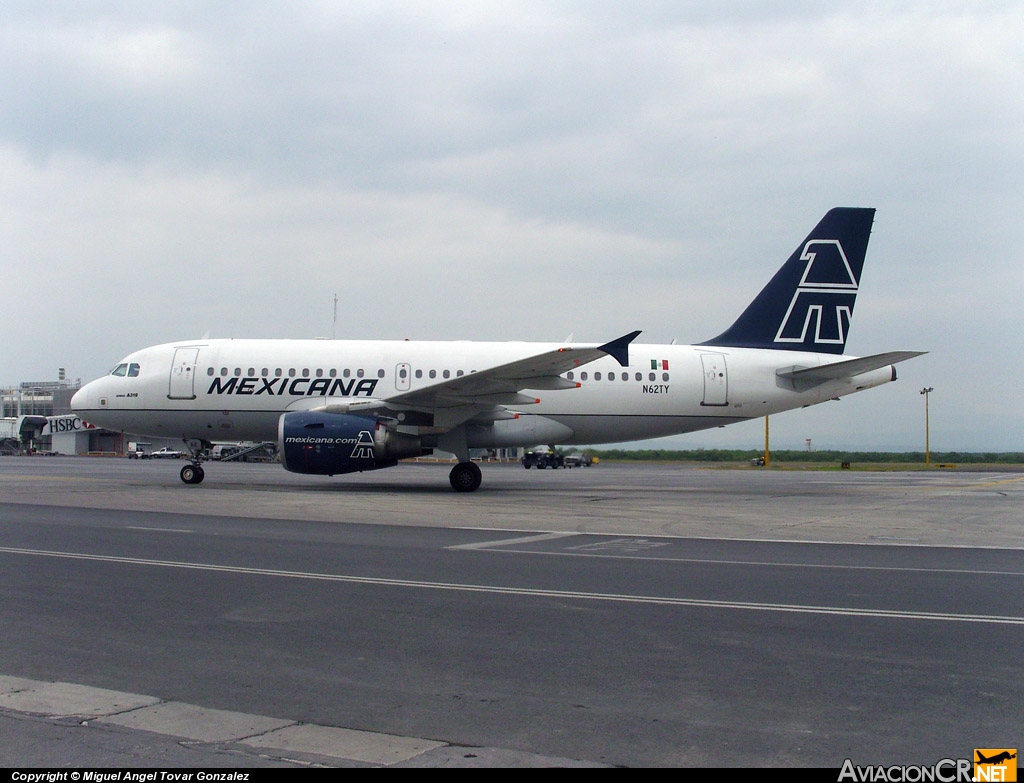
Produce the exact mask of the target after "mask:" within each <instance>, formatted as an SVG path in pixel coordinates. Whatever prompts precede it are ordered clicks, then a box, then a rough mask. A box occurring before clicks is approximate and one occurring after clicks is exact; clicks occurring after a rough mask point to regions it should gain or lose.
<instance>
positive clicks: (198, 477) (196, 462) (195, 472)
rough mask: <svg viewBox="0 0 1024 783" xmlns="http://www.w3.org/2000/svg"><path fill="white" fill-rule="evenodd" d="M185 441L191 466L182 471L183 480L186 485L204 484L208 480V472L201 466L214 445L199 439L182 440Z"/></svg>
mask: <svg viewBox="0 0 1024 783" xmlns="http://www.w3.org/2000/svg"><path fill="white" fill-rule="evenodd" d="M182 440H184V441H185V448H187V449H188V453H189V464H188V465H186V466H185V467H183V468H182V469H181V473H180V474H179V475H180V476H181V480H182V481H183V482H185V483H186V484H202V483H203V479H204V478H206V471H204V470H203V466H202V465H201V464H200V463H201V462H202V461H203V454H204V453H205V451H206V449H207V448H209V447H210V446H211V445H212V444H209V443H206V442H205V441H202V440H199V439H197V438H188V439H185V438H182Z"/></svg>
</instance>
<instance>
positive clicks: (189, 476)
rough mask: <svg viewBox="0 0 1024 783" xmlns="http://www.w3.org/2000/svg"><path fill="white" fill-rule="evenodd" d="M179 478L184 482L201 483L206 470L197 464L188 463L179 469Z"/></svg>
mask: <svg viewBox="0 0 1024 783" xmlns="http://www.w3.org/2000/svg"><path fill="white" fill-rule="evenodd" d="M179 475H180V476H181V480H182V481H184V482H185V483H186V484H202V483H203V479H204V478H206V472H205V471H204V470H203V469H202V467H200V466H199V465H192V464H188V465H186V466H185V467H183V468H182V469H181V473H180V474H179Z"/></svg>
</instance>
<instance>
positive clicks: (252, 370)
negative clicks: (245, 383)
mask: <svg viewBox="0 0 1024 783" xmlns="http://www.w3.org/2000/svg"><path fill="white" fill-rule="evenodd" d="M245 377H246V378H255V377H256V368H255V367H250V368H249V374H248V375H246V376H245Z"/></svg>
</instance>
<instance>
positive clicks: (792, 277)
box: [701, 207, 875, 354]
mask: <svg viewBox="0 0 1024 783" xmlns="http://www.w3.org/2000/svg"><path fill="white" fill-rule="evenodd" d="M874 219H875V210H873V209H859V208H857V209H855V208H848V207H837V208H836V209H832V210H829V212H828V213H827V214H826V215H825V217H823V218H822V219H821V222H820V223H818V225H817V226H815V227H814V230H813V231H812V232H811V233H810V234H808V235H807V238H806V239H805V240H804V241H803V243H802V244H801V245H800V247H798V248H797V249H796V250H795V251H794V252H793V255H791V256H790V257H789V260H788V261H787V262H786V263H785V264H784V265H783V266H782V269H780V270H779V271H778V272H776V274H775V277H773V278H772V279H771V280H770V281H769V283H768V285H766V286H765V287H764V288H763V289H762V290H761V293H759V294H758V295H757V298H756V299H754V301H753V302H751V303H750V305H749V306H748V307H747V309H746V310H744V311H743V315H741V316H740V317H739V318H738V319H736V323H734V324H733V325H732V326H730V327H729V328H728V329H726V330H725V331H724V332H722V333H721V334H720V335H718V337H716V338H714V339H713V340H708V341H707V342H706V343H701V344H702V345H710V346H721V347H731V348H774V349H776V350H789V351H812V352H814V353H836V354H841V353H842V352H843V350H844V349H845V348H846V338H847V334H848V332H849V328H850V320H851V319H852V317H853V305H854V301H855V300H856V299H857V287H858V286H859V285H860V273H861V269H862V268H863V266H864V254H865V253H866V252H867V249H868V237H870V236H871V223H872V222H873V221H874Z"/></svg>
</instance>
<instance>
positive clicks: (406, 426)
mask: <svg viewBox="0 0 1024 783" xmlns="http://www.w3.org/2000/svg"><path fill="white" fill-rule="evenodd" d="M874 214H875V210H874V209H867V208H835V209H832V210H830V211H829V212H828V213H827V214H826V215H825V216H824V217H823V218H822V219H821V221H820V222H819V223H818V225H817V226H816V227H815V228H814V230H813V231H812V232H811V233H810V234H808V236H807V237H806V238H805V239H804V241H803V242H802V243H801V244H800V245H799V246H798V247H797V249H796V250H795V251H794V252H793V254H792V255H791V256H790V257H789V259H788V260H787V261H786V262H785V264H783V266H782V267H781V268H780V269H779V271H778V272H777V273H776V274H775V276H774V277H772V278H771V280H770V281H769V282H768V284H767V285H766V286H765V287H764V289H763V290H762V291H761V292H760V293H759V294H758V295H757V297H756V298H755V299H754V300H753V301H752V302H751V304H750V305H749V306H748V307H747V308H746V310H744V311H743V313H742V314H741V315H740V317H739V318H738V319H737V320H736V322H735V323H734V324H733V325H732V326H730V327H729V328H728V329H726V330H725V331H724V332H722V333H721V334H720V335H718V336H717V337H715V338H713V339H711V340H707V341H705V342H703V343H698V344H696V345H674V344H673V345H643V344H635V343H634V341H635V339H636V337H637V336H638V335H639V334H640V332H639V331H632V332H629V333H627V334H624V335H622V336H621V337H618V338H616V339H614V340H611V341H609V342H606V343H600V344H591V343H586V344H581V343H572V342H566V343H526V342H419V341H416V342H413V341H407V340H406V341H397V340H396V341H354V340H282V339H274V340H245V339H202V340H183V341H180V342H174V343H167V344H164V345H157V346H154V347H151V348H144V349H143V350H140V351H137V352H135V353H133V354H130V355H129V356H127V357H125V358H124V359H123V360H121V361H120V362H119V363H118V364H117V365H116V366H115V367H114V369H113V370H112V371H111V372H110V373H109V374H108V375H106V376H104V377H102V378H100V379H98V380H95V381H92V382H91V383H88V384H86V385H85V386H83V387H82V388H81V389H80V390H79V391H78V392H77V393H76V394H75V395H74V397H73V399H72V401H71V407H72V409H73V410H74V411H75V413H77V414H78V415H79V416H80V417H81V418H82V419H84V420H86V421H88V422H89V423H91V424H93V425H97V426H100V427H105V428H107V429H111V430H117V431H121V432H125V433H132V434H134V435H142V436H147V437H165V438H166V437H180V438H181V439H182V440H183V441H184V442H185V444H186V446H187V447H188V450H189V453H190V455H191V459H190V461H189V464H188V465H186V466H185V467H183V468H182V469H181V480H182V481H183V482H185V483H186V484H199V483H201V482H202V481H203V478H204V470H203V467H202V464H201V462H202V460H203V455H204V450H205V449H207V448H209V445H210V444H211V443H212V442H213V441H215V440H217V441H224V440H251V441H276V442H277V444H278V447H279V449H280V454H281V462H282V465H283V466H284V467H285V468H286V469H287V470H289V471H293V472H296V473H306V474H314V475H329V476H332V475H335V474H343V473H352V472H362V471H367V470H377V469H380V468H387V467H391V466H393V465H395V464H397V463H398V461H399V460H402V459H406V458H409V457H418V456H421V455H427V454H431V453H432V452H434V451H435V450H437V451H443V452H447V453H450V454H454V455H455V456H456V457H457V459H458V464H456V465H455V467H454V468H452V470H451V473H450V475H449V481H450V483H451V486H452V488H453V489H455V490H456V491H459V492H472V491H474V490H476V489H477V488H478V487H479V486H480V483H481V471H480V468H479V467H478V466H477V465H476V464H475V463H473V462H472V461H471V460H470V454H469V453H470V449H474V448H501V447H518V446H531V445H533V444H536V443H550V444H566V445H584V444H597V443H617V442H623V441H629V440H645V439H648V438H656V437H661V436H665V435H677V434H682V433H687V432H694V431H697V430H704V429H710V428H713V427H720V426H722V425H726V424H733V423H735V422H740V421H747V420H749V419H752V418H759V417H763V416H767V415H769V414H775V413H780V412H782V411H786V410H791V409H794V408H801V407H805V406H807V405H813V404H816V403H820V402H825V401H827V400H831V399H835V398H838V397H840V396H843V395H847V394H852V393H853V392H857V391H861V390H863V389H870V388H872V387H875V386H879V385H881V384H884V383H888V382H890V381H893V380H895V379H896V368H895V364H896V363H897V362H901V361H904V360H906V359H910V358H913V357H915V356H919V355H921V352H918V351H893V352H888V353H881V354H876V355H873V356H867V357H863V358H843V351H844V349H845V347H846V340H847V336H848V333H849V327H850V321H851V319H852V316H853V307H854V302H855V300H856V297H857V290H858V287H859V285H860V278H861V270H862V267H863V264H864V257H865V254H866V251H867V245H868V238H869V236H870V234H871V226H872V223H873V221H874Z"/></svg>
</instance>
